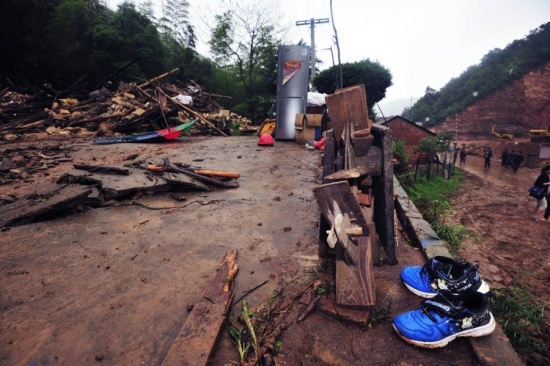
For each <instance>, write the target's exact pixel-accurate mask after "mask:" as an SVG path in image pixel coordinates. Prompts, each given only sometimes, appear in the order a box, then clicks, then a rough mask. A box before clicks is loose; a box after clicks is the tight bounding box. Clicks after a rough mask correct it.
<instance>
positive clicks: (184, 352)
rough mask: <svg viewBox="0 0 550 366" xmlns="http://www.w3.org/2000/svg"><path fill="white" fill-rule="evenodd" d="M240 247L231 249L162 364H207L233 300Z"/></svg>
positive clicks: (189, 365)
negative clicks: (232, 288)
mask: <svg viewBox="0 0 550 366" xmlns="http://www.w3.org/2000/svg"><path fill="white" fill-rule="evenodd" d="M237 270H238V265H237V251H232V250H230V251H228V252H227V253H226V255H225V257H224V258H223V260H222V262H221V263H220V265H219V267H218V269H217V270H216V272H215V273H214V275H213V276H212V280H211V282H210V284H209V286H208V288H207V289H206V290H205V292H204V294H203V297H202V298H201V299H200V300H199V301H198V302H197V303H195V305H194V307H193V310H192V311H191V313H190V314H189V316H188V318H187V320H186V321H185V324H184V325H183V327H182V329H181V330H180V332H179V333H178V335H177V337H176V339H175V340H174V343H172V346H171V347H170V349H169V350H168V353H167V354H166V357H165V358H164V360H163V362H162V365H163V366H176V365H177V366H180V365H186V366H205V365H207V364H208V361H209V360H210V358H211V356H212V354H213V350H214V346H215V344H216V340H217V339H218V336H219V333H220V330H221V329H222V326H223V323H224V321H225V318H226V315H227V312H228V310H229V307H230V305H231V301H232V300H233V296H234V294H233V291H232V290H231V289H230V287H231V286H230V285H231V283H232V282H233V279H234V277H235V275H236V274H237Z"/></svg>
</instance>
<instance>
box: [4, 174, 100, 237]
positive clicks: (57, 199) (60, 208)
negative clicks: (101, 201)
mask: <svg viewBox="0 0 550 366" xmlns="http://www.w3.org/2000/svg"><path fill="white" fill-rule="evenodd" d="M92 191H93V190H92V188H90V187H85V186H79V185H65V184H63V185H59V184H46V185H41V186H39V187H38V188H37V190H36V191H34V192H32V193H30V194H28V195H26V196H25V197H24V198H20V199H18V200H16V201H14V202H13V203H10V204H6V205H2V206H0V227H12V226H19V225H26V224H29V223H32V222H36V221H40V220H42V219H51V218H53V217H54V216H55V215H57V214H63V213H64V212H67V211H71V210H74V209H76V207H77V206H78V205H80V204H82V202H83V201H85V200H86V199H87V197H88V196H89V195H90V194H91V193H92Z"/></svg>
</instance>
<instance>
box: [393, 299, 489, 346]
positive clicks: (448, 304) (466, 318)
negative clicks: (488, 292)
mask: <svg viewBox="0 0 550 366" xmlns="http://www.w3.org/2000/svg"><path fill="white" fill-rule="evenodd" d="M495 324H496V323H495V319H494V317H493V314H491V312H490V311H489V305H488V301H487V297H486V296H485V295H484V294H481V293H479V292H472V293H471V294H468V296H466V297H462V296H460V295H453V294H451V293H448V292H442V293H440V294H438V295H437V296H435V297H434V298H433V299H425V300H422V308H421V309H418V310H413V311H409V312H406V313H403V314H400V315H398V316H396V317H395V318H394V319H393V329H394V331H395V332H396V333H397V335H398V336H399V337H400V338H401V339H403V340H404V341H405V342H407V343H409V344H412V345H413V346H417V347H422V348H441V347H445V346H446V345H447V344H448V343H449V342H451V341H453V340H454V339H456V338H457V337H482V336H486V335H488V334H491V333H492V332H493V331H494V330H495Z"/></svg>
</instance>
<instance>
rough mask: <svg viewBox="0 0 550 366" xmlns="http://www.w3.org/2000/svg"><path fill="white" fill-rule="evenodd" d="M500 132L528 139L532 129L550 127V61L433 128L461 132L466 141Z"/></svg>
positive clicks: (441, 130) (437, 131)
mask: <svg viewBox="0 0 550 366" xmlns="http://www.w3.org/2000/svg"><path fill="white" fill-rule="evenodd" d="M493 125H495V131H496V132H498V133H513V134H514V135H515V136H516V137H528V136H529V130H530V129H535V128H545V127H548V126H549V125H550V62H547V63H546V64H544V65H543V66H541V67H538V68H535V69H533V70H532V71H531V72H529V73H528V74H526V75H525V76H523V77H522V78H520V79H517V80H515V81H514V82H512V83H510V84H508V85H507V86H505V87H504V88H502V89H499V90H497V91H495V92H493V93H491V94H489V95H488V96H487V97H485V98H483V99H480V100H479V101H478V102H477V103H475V104H473V105H471V106H469V107H468V108H467V109H466V110H464V111H463V112H460V113H457V114H456V115H455V116H448V117H447V118H446V119H445V121H444V122H443V123H441V124H438V125H436V126H434V127H433V131H434V132H436V133H441V132H446V131H451V132H453V133H454V132H455V131H457V132H458V134H459V135H460V136H461V138H462V139H467V140H478V139H483V138H487V137H490V136H491V128H492V126H493Z"/></svg>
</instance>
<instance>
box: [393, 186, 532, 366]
mask: <svg viewBox="0 0 550 366" xmlns="http://www.w3.org/2000/svg"><path fill="white" fill-rule="evenodd" d="M393 188H394V192H395V194H396V195H397V197H396V200H395V209H396V211H397V218H398V220H399V222H400V224H401V226H402V227H403V229H404V230H405V232H406V233H407V236H408V237H409V239H410V240H411V241H412V243H413V244H414V245H415V246H416V247H418V248H420V249H421V251H422V253H423V255H424V258H425V259H426V260H427V259H429V258H432V257H434V256H436V255H441V256H445V257H453V256H452V255H451V253H450V251H449V248H448V247H447V244H446V243H445V242H444V241H443V240H441V239H440V238H439V237H438V236H437V234H436V233H435V231H434V230H433V229H432V227H431V226H430V224H429V223H428V222H427V221H426V220H424V218H423V217H422V214H421V213H420V212H419V211H418V209H417V208H416V206H415V205H414V203H413V202H412V201H411V199H410V198H409V196H408V195H407V193H406V192H405V190H404V189H403V187H401V185H400V184H399V181H398V180H397V179H396V178H395V176H394V177H393ZM468 340H469V341H470V345H471V347H472V349H473V351H474V353H475V355H476V357H477V358H478V361H479V362H480V363H481V364H483V365H491V366H493V365H495V366H496V365H499V366H500V365H502V366H504V365H506V366H520V365H523V364H524V363H523V362H522V361H521V359H520V358H519V356H518V354H517V353H516V351H515V350H514V348H513V347H512V345H511V344H510V341H509V339H508V337H506V334H504V331H503V330H502V327H501V326H500V324H498V323H497V327H496V329H495V331H494V332H493V334H491V335H490V336H487V337H481V338H468Z"/></svg>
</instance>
